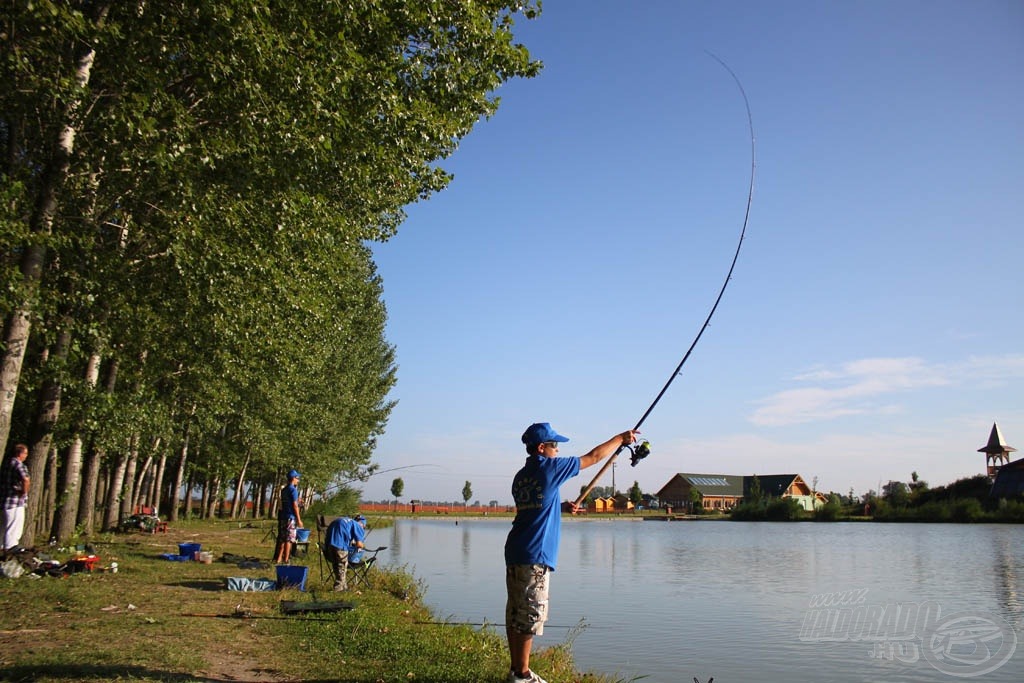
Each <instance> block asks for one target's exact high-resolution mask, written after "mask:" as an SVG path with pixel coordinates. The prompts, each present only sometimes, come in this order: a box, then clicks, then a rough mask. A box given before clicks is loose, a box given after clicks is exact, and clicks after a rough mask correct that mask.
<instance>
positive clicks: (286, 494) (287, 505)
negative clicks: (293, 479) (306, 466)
mask: <svg viewBox="0 0 1024 683" xmlns="http://www.w3.org/2000/svg"><path fill="white" fill-rule="evenodd" d="M298 499H299V487H298V486H296V485H295V484H288V485H287V486H285V487H284V488H283V489H281V509H280V510H279V511H278V513H277V518H278V519H279V520H281V521H282V522H287V521H288V520H289V519H295V508H294V507H293V505H294V504H295V501H297V500H298Z"/></svg>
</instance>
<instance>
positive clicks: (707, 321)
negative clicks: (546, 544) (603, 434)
mask: <svg viewBox="0 0 1024 683" xmlns="http://www.w3.org/2000/svg"><path fill="white" fill-rule="evenodd" d="M708 55H710V56H711V58H712V59H714V60H715V61H716V62H718V63H719V64H721V65H722V66H723V67H724V68H725V70H726V71H728V72H729V75H730V76H732V80H733V81H735V82H736V87H738V88H739V89H740V95H742V96H743V104H744V105H745V106H746V108H747V126H748V127H749V129H750V187H749V189H748V190H747V208H746V212H745V213H744V215H743V228H742V229H741V230H740V239H739V242H737V243H736V253H734V254H733V256H732V264H731V265H730V266H729V272H728V273H726V275H725V282H723V283H722V288H721V289H720V290H719V291H718V297H717V298H716V299H715V303H714V305H713V306H712V307H711V311H710V312H709V313H708V317H707V319H705V320H704V324H703V325H702V326H701V328H700V331H699V332H697V336H696V337H694V339H693V343H692V344H690V348H688V349H687V350H686V355H684V356H683V359H682V360H681V361H679V365H677V366H676V368H675V370H673V371H672V374H671V375H669V378H668V381H667V382H665V386H663V387H662V388H661V391H659V392H658V395H657V396H656V397H655V398H654V402H653V403H651V405H650V407H648V408H647V411H646V412H645V413H644V414H643V416H642V417H641V418H640V421H639V422H637V423H636V427H633V431H639V429H640V425H642V424H643V423H644V420H646V419H647V416H648V415H650V414H651V411H653V410H654V406H656V405H658V401H660V400H661V397H662V396H664V395H665V392H666V391H668V388H669V386H670V385H671V384H672V382H673V381H674V380H675V378H676V377H678V376H679V373H680V372H681V371H682V369H683V365H684V364H685V363H686V360H687V359H688V358H689V357H690V354H691V353H692V352H693V349H694V347H695V346H697V342H698V341H700V338H701V336H702V335H703V334H704V330H706V329H708V325H709V324H710V323H711V317H712V316H713V315H714V314H715V310H716V309H717V308H718V304H719V303H720V302H721V301H722V295H724V294H725V288H726V287H728V286H729V281H730V280H731V279H732V271H733V270H734V269H735V268H736V261H737V260H738V259H739V257H740V249H741V248H742V247H743V238H744V237H746V234H747V222H748V221H749V220H750V205H751V204H752V203H753V201H754V171H755V169H756V168H757V157H756V155H755V149H754V140H755V138H754V119H753V116H751V114H750V102H749V101H748V100H747V93H746V91H744V90H743V84H742V83H740V79H739V78H738V77H737V76H736V74H735V73H734V72H733V70H732V69H730V68H729V65H728V64H726V63H725V62H723V61H722V60H721V59H719V58H718V56H717V55H715V54H713V53H711V52H708ZM623 448H626V446H625V445H622V446H619V447H618V448H617V449H616V450H615V452H614V453H612V456H611V457H610V458H608V460H606V461H605V463H604V465H603V466H602V467H601V469H600V471H598V473H597V475H596V476H595V477H594V479H593V480H592V481H591V482H590V484H588V485H587V488H585V489H584V490H583V493H581V494H580V496H579V498H577V499H576V500H575V501H574V502H573V504H572V509H573V512H575V511H576V510H577V509H579V507H580V505H581V504H582V503H583V499H584V498H586V497H587V496H588V495H590V492H591V491H593V490H594V487H595V486H597V482H598V481H600V480H601V477H602V476H603V475H604V473H605V472H607V471H608V468H609V467H611V466H612V464H613V463H614V462H615V459H616V458H617V457H618V456H619V453H620V452H621V451H622V449H623ZM634 464H635V463H634Z"/></svg>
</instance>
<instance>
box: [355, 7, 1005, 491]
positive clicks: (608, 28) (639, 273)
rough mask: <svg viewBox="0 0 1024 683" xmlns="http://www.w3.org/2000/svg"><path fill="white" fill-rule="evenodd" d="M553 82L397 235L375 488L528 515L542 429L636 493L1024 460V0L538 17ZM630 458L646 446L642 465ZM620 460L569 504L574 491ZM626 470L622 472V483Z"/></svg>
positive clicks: (453, 165)
mask: <svg viewBox="0 0 1024 683" xmlns="http://www.w3.org/2000/svg"><path fill="white" fill-rule="evenodd" d="M516 36H517V39H518V40H519V41H520V42H522V43H524V44H525V45H526V46H527V47H528V48H529V49H530V50H531V52H532V54H533V55H534V56H535V57H537V58H539V59H541V60H542V61H543V62H544V64H545V68H544V70H543V71H542V73H541V74H540V76H538V77H537V78H535V79H532V80H526V81H516V82H512V83H509V84H507V85H506V86H504V87H503V88H502V89H501V90H500V91H499V93H498V95H499V96H500V97H501V100H502V103H501V107H500V109H499V111H498V113H497V114H496V115H495V116H494V117H492V118H491V119H490V120H487V121H483V122H481V123H480V124H479V125H478V126H477V128H476V129H475V130H474V131H473V132H472V133H471V134H470V136H469V137H467V138H466V139H465V140H464V141H463V143H462V144H461V146H460V149H459V150H458V151H457V152H456V153H455V154H454V155H453V156H452V157H451V158H450V159H447V160H445V161H444V162H443V164H442V165H443V166H444V167H445V168H446V169H448V170H450V171H451V172H452V173H453V174H454V175H455V179H454V180H453V182H452V183H451V185H450V186H449V188H448V189H447V190H446V191H445V192H443V193H441V194H439V195H437V196H436V197H434V198H432V199H430V200H429V201H427V202H422V203H420V204H417V205H414V206H412V207H409V212H408V213H409V218H408V220H407V221H406V222H405V224H404V225H403V226H402V228H401V229H400V231H399V234H398V235H397V236H396V237H395V238H393V239H392V240H391V241H390V242H388V243H385V244H383V245H376V246H375V247H374V253H375V258H376V260H377V263H378V267H379V270H380V274H381V276H382V277H383V279H384V292H385V300H386V302H387V306H388V312H389V324H388V338H389V340H390V342H391V343H393V344H394V345H395V346H396V347H397V353H398V365H399V370H398V384H397V386H396V388H395V390H394V392H393V394H392V398H393V399H395V400H397V401H398V405H397V406H396V408H395V410H394V412H393V413H392V416H391V419H390V422H389V424H388V427H387V432H386V434H385V435H383V436H382V437H381V439H380V441H379V445H378V448H377V450H376V452H375V457H374V459H375V461H376V462H378V463H379V464H380V466H381V468H382V469H394V468H405V469H400V470H398V469H394V471H392V472H385V473H383V474H380V475H377V476H376V477H374V478H372V479H370V480H369V481H368V482H366V484H365V485H364V487H363V492H364V497H365V498H367V499H374V500H376V499H384V498H389V497H390V494H389V489H390V486H391V481H392V480H393V479H394V478H395V477H398V476H401V477H402V479H403V480H404V482H405V494H404V496H403V498H404V499H405V500H408V499H410V498H424V499H449V500H461V491H462V487H463V484H464V482H465V481H467V480H468V481H470V482H471V483H472V488H473V493H474V495H473V498H474V499H479V500H481V501H482V502H484V503H486V502H488V501H490V500H492V499H493V500H498V501H499V502H501V503H510V502H511V495H510V493H509V485H510V482H511V478H512V476H513V474H514V473H515V471H516V470H517V469H518V468H519V467H520V466H521V464H522V462H523V459H524V458H525V453H524V452H523V449H522V445H521V444H520V442H519V436H520V434H521V433H522V431H523V429H525V427H526V426H527V425H529V424H530V423H532V422H537V421H546V422H551V423H552V425H553V426H554V427H555V428H556V429H557V430H559V431H560V432H561V433H563V434H565V435H567V436H569V437H570V438H571V439H572V441H571V442H570V443H569V444H568V445H567V448H565V449H564V452H563V454H568V455H579V454H582V453H584V452H586V451H587V450H589V449H590V448H591V447H592V446H594V445H595V444H597V443H600V442H601V441H603V440H604V439H606V438H607V437H609V436H611V435H612V434H614V433H616V432H619V431H622V430H624V429H627V428H629V427H632V426H633V425H635V424H636V422H637V421H638V420H639V419H640V417H641V416H642V415H643V413H644V411H645V410H646V409H647V407H648V406H649V405H650V404H651V402H652V401H653V400H654V398H655V396H656V395H657V392H658V391H659V390H660V389H661V387H662V385H663V384H664V383H665V381H666V380H667V379H668V378H669V376H670V374H671V372H672V370H673V369H674V368H675V366H676V365H677V364H678V362H679V361H680V359H681V358H682V356H683V354H684V353H685V351H686V349H687V347H688V346H689V345H690V343H691V342H692V340H693V338H694V336H695V335H696V334H697V332H698V330H699V329H700V326H701V324H702V323H703V321H704V319H705V318H706V316H707V314H708V311H709V310H710V308H711V305H712V303H713V302H714V299H715V296H716V295H717V293H718V290H719V288H720V287H721V285H722V282H723V280H724V278H725V274H726V272H727V270H728V266H729V262H730V260H731V258H732V254H733V251H734V250H735V248H736V243H737V239H738V237H739V232H740V228H741V226H742V224H743V214H744V210H745V207H746V200H747V188H748V183H749V176H750V134H749V131H748V127H747V119H746V110H745V108H744V104H743V99H742V97H741V95H740V92H739V90H738V89H737V87H736V84H735V83H734V82H733V80H732V78H731V77H730V76H729V74H728V72H727V71H725V70H724V69H723V68H722V67H721V66H720V65H719V64H718V63H717V62H715V61H714V60H713V59H712V58H711V57H709V56H708V55H707V53H706V51H710V52H713V53H715V54H716V55H718V56H719V57H720V58H721V59H722V60H724V61H725V62H726V63H727V64H728V65H729V67H730V68H731V69H732V70H733V71H734V72H735V73H736V74H737V76H738V77H739V79H740V80H741V82H742V84H743V87H744V89H745V91H746V93H747V96H748V98H749V101H750V107H751V110H752V115H753V125H754V129H755V134H756V156H757V171H756V181H755V190H754V199H753V206H752V211H751V216H750V222H749V225H748V229H747V237H746V241H745V242H744V245H743V249H742V251H741V253H740V257H739V262H738V264H737V267H736V271H735V273H734V277H733V279H732V281H731V283H730V284H729V286H728V288H727V290H726V292H725V296H724V298H723V300H722V303H721V305H720V306H719V309H718V311H717V312H716V314H715V316H714V318H713V320H712V322H711V325H710V327H709V328H708V330H707V332H706V333H705V334H704V336H703V338H702V339H701V341H700V343H699V344H698V345H697V347H696V349H695V350H694V352H693V354H692V355H691V357H690V358H689V360H688V361H687V363H686V364H685V366H684V367H683V371H682V373H681V375H680V376H679V377H677V378H676V380H675V381H674V383H673V384H672V386H671V388H670V389H669V391H668V392H667V394H666V395H665V396H664V398H663V399H662V400H661V401H660V403H659V404H658V405H657V407H656V408H655V410H654V411H653V412H652V413H651V415H650V417H648V418H647V420H646V421H645V422H644V425H643V426H642V428H641V429H642V431H643V433H644V436H645V437H646V438H648V439H649V440H650V441H651V443H652V446H653V454H652V455H651V456H650V457H649V458H647V459H646V460H644V461H643V462H641V463H640V464H639V465H638V466H637V467H635V468H631V467H630V466H629V463H628V458H626V457H623V458H622V460H621V462H619V463H618V464H617V465H616V467H615V484H616V486H617V487H618V488H620V489H626V488H628V487H629V486H630V485H632V483H633V481H638V482H639V483H640V486H641V488H642V489H643V490H644V491H650V492H655V491H657V490H658V489H659V488H660V487H661V486H662V485H664V484H665V483H666V482H667V481H668V480H669V479H670V478H671V477H672V475H673V474H674V473H676V472H706V473H723V474H777V473H790V472H793V473H798V474H800V475H802V476H803V477H804V479H806V480H807V481H808V482H811V481H812V480H813V479H814V478H817V480H818V488H819V489H820V490H824V491H828V490H835V491H840V492H843V493H846V492H848V491H849V490H850V489H851V488H852V489H853V490H854V492H855V493H857V494H861V493H864V492H865V491H867V490H868V489H876V488H877V487H878V485H879V482H881V483H883V484H884V483H885V482H887V481H889V480H890V479H898V480H903V481H906V480H909V478H910V474H911V472H913V471H916V472H917V473H918V474H919V475H920V476H921V478H923V479H925V480H926V481H928V482H929V483H931V484H932V485H939V484H945V483H949V482H951V481H953V480H955V479H957V478H960V477H964V476H972V475H974V474H977V473H980V472H981V471H982V470H983V466H984V456H983V455H981V454H979V453H977V452H976V450H977V449H978V448H980V447H981V446H983V445H984V444H985V443H986V441H987V438H988V434H989V430H990V429H991V427H992V423H993V422H998V424H999V426H1000V428H1001V430H1002V432H1003V434H1004V436H1005V437H1006V440H1007V442H1008V443H1009V444H1010V445H1014V446H1017V447H1019V448H1021V449H1022V451H1024V392H1022V388H1024V344H1022V339H1024V323H1022V316H1021V312H1022V311H1024V267H1022V266H1024V230H1022V227H1024V226H1022V224H1021V223H1022V221H1021V215H1022V213H1024V165H1022V162H1021V160H1022V158H1024V123H1022V122H1024V118H1022V111H1024V87H1022V86H1024V78H1022V76H1021V74H1024V3H1021V2H1019V1H1017V0H1005V1H995V0H979V1H974V2H967V1H958V2H943V1H938V2H936V1H927V2H915V1H910V0H901V1H899V2H891V1H873V0H864V1H859V2H805V1H797V0H790V1H782V2H771V3H768V2H721V1H719V2H681V1H668V0H649V1H646V2H636V3H627V4H623V3H620V2H609V1H607V0H586V1H584V0H573V1H564V2H554V1H553V0H551V1H549V2H547V3H545V6H544V11H543V14H542V15H541V16H540V18H539V19H537V20H535V21H525V20H522V21H520V22H519V23H518V25H517V30H516ZM626 455H628V454H626ZM596 472H597V469H596V468H595V469H591V470H585V471H584V472H583V473H581V475H580V476H579V477H577V478H576V479H575V480H574V481H572V482H570V483H569V484H567V485H566V487H564V488H563V497H564V498H572V497H574V495H575V494H576V493H577V492H578V491H579V487H580V486H582V485H584V484H586V483H588V482H589V481H590V480H591V478H592V477H593V476H594V475H595V474H596ZM600 483H601V484H602V485H609V484H611V483H612V475H611V473H609V474H606V475H605V477H604V478H603V479H602V480H601V482H600Z"/></svg>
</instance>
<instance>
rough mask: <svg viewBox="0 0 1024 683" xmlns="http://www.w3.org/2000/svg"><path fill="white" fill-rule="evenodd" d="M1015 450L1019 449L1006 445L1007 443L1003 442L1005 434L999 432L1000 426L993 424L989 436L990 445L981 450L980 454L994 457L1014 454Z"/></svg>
mask: <svg viewBox="0 0 1024 683" xmlns="http://www.w3.org/2000/svg"><path fill="white" fill-rule="evenodd" d="M1015 450H1017V449H1016V448H1014V447H1013V446H1007V445H1006V442H1005V441H1003V434H1002V432H1000V431H999V425H997V424H996V423H995V422H993V423H992V433H991V434H989V435H988V443H987V444H986V445H985V446H984V447H983V448H979V449H978V452H979V453H988V454H989V455H992V454H996V453H1012V452H1014V451H1015Z"/></svg>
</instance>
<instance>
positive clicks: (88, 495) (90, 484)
mask: <svg viewBox="0 0 1024 683" xmlns="http://www.w3.org/2000/svg"><path fill="white" fill-rule="evenodd" d="M102 462H103V451H102V449H99V448H97V447H96V444H95V442H93V443H92V444H91V445H90V446H89V448H88V450H86V452H85V460H84V464H83V466H82V486H81V491H82V492H81V494H80V495H79V499H78V515H77V517H76V520H75V523H76V526H77V527H78V529H80V530H81V532H82V535H83V536H86V537H88V536H92V534H93V531H95V520H96V491H97V489H98V488H99V482H100V463H102Z"/></svg>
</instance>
